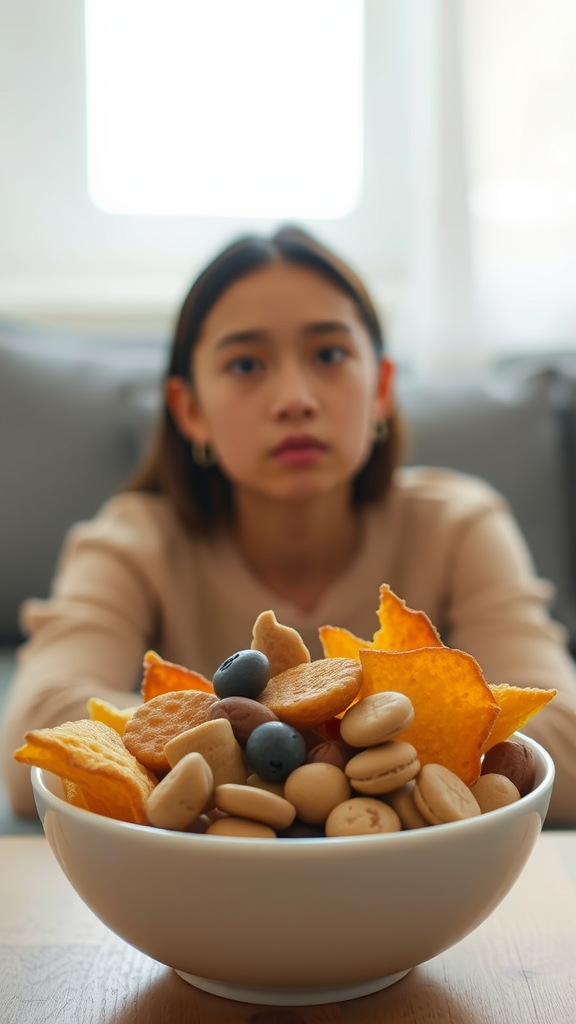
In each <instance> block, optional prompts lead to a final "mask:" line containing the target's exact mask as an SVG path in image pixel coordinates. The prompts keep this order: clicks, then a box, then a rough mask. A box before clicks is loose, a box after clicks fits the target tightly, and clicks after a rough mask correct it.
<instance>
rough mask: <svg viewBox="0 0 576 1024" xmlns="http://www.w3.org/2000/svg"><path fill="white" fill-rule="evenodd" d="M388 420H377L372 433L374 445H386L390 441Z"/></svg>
mask: <svg viewBox="0 0 576 1024" xmlns="http://www.w3.org/2000/svg"><path fill="white" fill-rule="evenodd" d="M388 433H389V430H388V420H376V423H375V424H374V430H373V433H372V440H373V441H374V444H384V442H385V441H387V440H388Z"/></svg>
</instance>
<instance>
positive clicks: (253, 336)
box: [216, 327, 269, 349]
mask: <svg viewBox="0 0 576 1024" xmlns="http://www.w3.org/2000/svg"><path fill="white" fill-rule="evenodd" d="M268 337H269V335H268V332H267V331H265V330H263V329H262V328H257V327H251V328H248V329H247V330H245V331H231V332H230V334H223V335H222V337H221V338H220V340H219V342H218V344H217V345H216V348H217V349H221V348H226V347H227V346H228V345H241V344H242V343H244V344H245V343H246V342H250V341H266V340H267V339H268Z"/></svg>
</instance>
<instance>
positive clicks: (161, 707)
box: [123, 690, 218, 773]
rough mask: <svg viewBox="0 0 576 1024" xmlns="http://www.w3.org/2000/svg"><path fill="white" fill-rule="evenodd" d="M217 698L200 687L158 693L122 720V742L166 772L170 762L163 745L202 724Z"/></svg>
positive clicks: (151, 766)
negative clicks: (123, 727) (123, 729)
mask: <svg viewBox="0 0 576 1024" xmlns="http://www.w3.org/2000/svg"><path fill="white" fill-rule="evenodd" d="M217 700H218V698H217V697H216V695H215V694H212V693H203V692H202V691H201V690H175V691H173V692H172V693H161V694H159V695H158V696H157V697H153V698H152V700H149V701H147V702H146V704H142V706H141V707H139V708H138V710H137V711H136V712H135V713H134V715H133V716H132V718H131V719H130V721H129V722H127V723H126V729H125V731H124V737H123V739H124V745H125V747H126V748H127V750H129V751H130V753H131V754H133V755H134V757H136V758H137V759H138V761H140V764H143V765H144V766H145V767H146V768H149V769H150V771H152V772H160V773H163V772H167V771H169V770H170V763H169V761H168V758H167V757H166V754H165V753H164V747H165V746H166V744H167V743H168V741H169V740H171V739H173V738H174V737H175V736H178V735H179V734H180V733H181V732H186V731H187V730H188V729H193V728H194V726H196V725H202V724H203V723H204V722H206V721H207V720H208V712H209V711H210V708H211V707H212V705H213V704H215V703H216V701H217Z"/></svg>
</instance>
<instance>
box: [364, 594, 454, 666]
mask: <svg viewBox="0 0 576 1024" xmlns="http://www.w3.org/2000/svg"><path fill="white" fill-rule="evenodd" d="M377 614H378V619H379V621H380V629H379V630H378V631H377V632H376V633H374V639H373V641H372V643H371V645H370V646H371V647H374V648H375V649H376V650H378V651H416V650H418V649H419V648H421V647H442V646H443V644H442V641H441V639H440V637H439V635H438V631H437V630H436V629H435V628H434V626H433V625H432V623H431V622H430V619H429V618H428V616H427V615H425V614H424V612H415V611H412V609H411V608H407V607H406V602H405V601H403V600H402V599H401V598H400V597H397V596H396V594H394V593H393V592H392V591H391V590H390V587H388V586H386V585H384V586H382V587H380V607H379V608H378V613H377Z"/></svg>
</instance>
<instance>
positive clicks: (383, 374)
mask: <svg viewBox="0 0 576 1024" xmlns="http://www.w3.org/2000/svg"><path fill="white" fill-rule="evenodd" d="M394 372H395V367H394V363H392V362H390V360H389V359H385V358H384V357H383V358H382V359H381V360H380V363H379V366H378V383H377V389H376V419H377V420H385V419H387V418H388V416H390V414H391V412H392V410H393V408H394V391H393V386H394Z"/></svg>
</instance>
